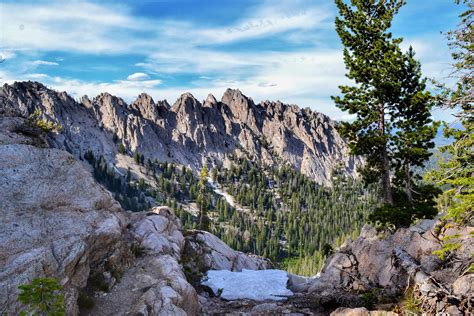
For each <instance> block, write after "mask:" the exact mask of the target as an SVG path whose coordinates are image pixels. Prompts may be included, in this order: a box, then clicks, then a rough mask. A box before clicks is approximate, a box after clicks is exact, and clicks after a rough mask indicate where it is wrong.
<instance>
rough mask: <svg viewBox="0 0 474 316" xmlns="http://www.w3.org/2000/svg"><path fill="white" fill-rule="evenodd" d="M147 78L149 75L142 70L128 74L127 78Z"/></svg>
mask: <svg viewBox="0 0 474 316" xmlns="http://www.w3.org/2000/svg"><path fill="white" fill-rule="evenodd" d="M149 78H150V76H148V75H147V74H146V73H144V72H136V73H133V74H131V75H130V76H128V77H127V80H130V81H143V80H147V79H149Z"/></svg>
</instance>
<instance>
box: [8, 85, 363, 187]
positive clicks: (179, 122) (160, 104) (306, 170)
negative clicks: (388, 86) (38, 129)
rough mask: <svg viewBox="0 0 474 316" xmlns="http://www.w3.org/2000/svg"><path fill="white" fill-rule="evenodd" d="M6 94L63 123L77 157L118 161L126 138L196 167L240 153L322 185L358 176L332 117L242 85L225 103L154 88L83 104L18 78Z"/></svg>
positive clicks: (26, 110) (15, 109) (64, 141)
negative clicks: (161, 96) (165, 94)
mask: <svg viewBox="0 0 474 316" xmlns="http://www.w3.org/2000/svg"><path fill="white" fill-rule="evenodd" d="M0 99H1V103H2V105H1V107H0V114H2V115H20V116H23V117H28V116H29V115H31V114H32V113H33V112H34V111H35V110H36V109H39V111H41V113H42V116H43V117H44V118H45V119H46V120H50V121H54V122H57V123H59V124H60V125H61V126H62V130H61V131H60V133H58V134H57V135H55V136H54V137H52V139H51V142H52V143H54V145H53V146H54V147H57V148H61V149H65V150H67V151H69V152H71V153H72V154H74V155H75V156H76V157H83V155H84V153H85V152H86V151H87V150H92V151H93V152H94V154H97V155H104V157H105V158H106V159H107V160H108V161H109V163H111V164H114V163H115V156H116V154H117V152H118V146H119V145H120V144H122V145H123V146H124V147H125V149H126V151H127V152H128V153H129V154H132V153H134V152H139V153H140V154H143V155H144V156H145V158H146V159H148V158H150V159H158V160H160V161H174V162H177V163H179V164H182V165H185V166H188V167H190V168H192V169H193V170H198V169H199V168H201V166H202V165H204V164H207V165H222V164H225V163H226V161H227V160H226V154H229V153H234V152H237V153H241V154H244V155H247V156H249V157H253V158H255V159H257V160H259V161H261V162H262V163H263V164H266V165H270V166H278V165H281V164H285V163H288V164H291V165H292V166H293V167H294V168H295V169H296V170H298V171H300V172H301V173H303V174H305V175H307V176H309V177H310V178H312V179H314V180H315V181H317V182H320V183H327V182H328V180H329V179H330V175H331V171H332V170H333V168H334V167H335V166H340V167H342V170H343V171H344V172H346V173H347V174H350V175H351V176H353V175H354V174H355V173H356V167H357V166H358V165H359V164H360V160H359V159H358V158H357V157H352V156H351V155H350V154H349V149H348V147H347V145H346V143H345V141H344V140H343V139H342V138H341V137H340V135H339V134H338V133H337V131H336V129H335V127H336V122H335V121H333V120H331V119H329V118H328V117H327V116H325V115H323V114H321V113H317V112H314V111H312V110H310V109H300V108H299V107H297V106H296V105H287V104H283V103H281V102H279V101H277V102H270V101H264V102H261V103H259V104H256V103H254V101H253V100H252V99H251V98H248V97H246V96H245V95H243V94H242V93H241V92H240V91H239V90H232V89H227V90H226V91H225V93H224V95H223V96H222V99H221V101H218V100H217V99H216V98H215V97H214V96H213V95H209V96H208V97H207V99H206V100H204V101H203V102H202V103H201V102H199V101H198V100H196V99H195V98H194V97H193V96H192V95H191V94H190V93H184V94H182V95H181V96H180V97H179V98H178V100H177V101H176V102H175V103H174V104H173V105H172V106H170V105H169V104H168V102H167V101H157V102H155V101H154V100H153V98H152V97H151V96H149V95H147V94H140V95H139V96H138V98H137V99H136V100H135V101H134V102H132V103H131V104H127V103H126V102H125V101H124V100H122V99H121V98H118V97H115V96H112V95H110V94H108V93H101V94H100V95H98V96H97V97H95V98H93V99H90V98H88V97H87V96H84V97H82V98H81V100H80V101H79V102H77V101H75V100H74V99H73V98H72V97H71V96H69V95H68V94H67V93H66V92H57V91H54V90H51V89H48V88H47V87H45V86H44V85H42V84H40V83H38V82H16V83H14V84H12V85H7V84H5V85H4V86H3V87H2V88H1V89H0Z"/></svg>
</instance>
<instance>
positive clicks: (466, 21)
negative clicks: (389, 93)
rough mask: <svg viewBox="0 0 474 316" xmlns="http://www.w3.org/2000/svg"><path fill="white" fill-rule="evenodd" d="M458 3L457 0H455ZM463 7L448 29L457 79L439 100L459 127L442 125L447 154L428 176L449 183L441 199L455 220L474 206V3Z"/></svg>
mask: <svg viewBox="0 0 474 316" xmlns="http://www.w3.org/2000/svg"><path fill="white" fill-rule="evenodd" d="M456 3H458V4H459V3H461V1H459V0H458V1H456ZM464 4H465V5H466V10H465V11H464V12H463V13H462V14H461V15H460V19H461V21H460V24H459V25H458V27H457V28H456V29H455V30H453V31H450V32H448V34H447V35H448V39H449V46H450V48H451V50H452V57H453V59H454V60H455V64H454V72H453V74H452V76H453V77H454V78H456V79H457V82H456V86H455V87H454V88H452V89H449V88H446V87H442V88H443V94H442V95H441V103H442V104H443V106H444V107H445V108H449V109H454V110H456V111H457V113H456V114H455V117H456V118H457V120H458V121H459V122H460V123H461V125H462V127H461V128H452V127H449V126H448V125H446V126H445V129H444V135H445V136H446V137H451V138H452V139H453V142H452V143H451V144H449V145H447V146H444V147H442V148H441V151H442V152H445V153H447V154H449V158H448V159H447V160H446V161H443V160H441V161H440V162H439V167H440V168H439V170H437V171H433V172H432V173H431V176H432V178H433V179H435V180H436V181H437V182H438V183H439V184H441V185H447V186H449V189H448V190H447V191H445V193H444V196H445V198H447V199H449V201H450V204H449V206H448V210H447V217H448V218H453V219H454V220H455V221H457V222H458V223H470V224H472V221H473V210H472V208H473V205H474V151H473V147H474V115H473V108H472V103H473V100H474V87H473V71H474V45H473V44H472V43H473V42H474V33H473V27H474V26H473V17H474V4H473V3H472V1H464Z"/></svg>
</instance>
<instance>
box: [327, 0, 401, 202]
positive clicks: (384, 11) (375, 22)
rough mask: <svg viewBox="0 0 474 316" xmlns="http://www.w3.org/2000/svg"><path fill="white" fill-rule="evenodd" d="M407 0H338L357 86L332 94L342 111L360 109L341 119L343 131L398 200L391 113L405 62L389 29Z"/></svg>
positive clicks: (370, 172)
mask: <svg viewBox="0 0 474 316" xmlns="http://www.w3.org/2000/svg"><path fill="white" fill-rule="evenodd" d="M403 4H404V1H403V0H389V1H366V0H352V1H351V5H348V4H346V3H345V2H344V1H343V0H336V5H337V7H338V9H339V14H340V17H337V18H336V31H337V33H338V35H339V37H340V38H341V41H342V44H343V45H344V62H345V64H346V68H347V69H348V73H347V77H348V78H349V79H351V80H354V81H355V83H356V85H355V86H340V89H341V92H342V94H343V97H333V99H334V101H335V102H336V105H337V106H338V107H339V108H340V109H342V110H343V111H348V112H349V113H350V114H356V115H357V118H356V120H355V121H354V122H352V123H348V122H344V123H342V124H341V127H340V132H341V134H342V135H343V136H345V137H346V138H348V140H349V146H350V147H351V149H352V152H353V153H354V154H356V155H363V156H365V158H366V162H367V163H366V168H365V169H364V170H363V171H364V172H363V175H364V178H365V179H366V180H367V181H369V182H371V181H375V179H380V178H381V179H382V187H383V197H384V200H385V202H386V203H388V204H393V195H392V188H391V182H390V157H389V148H388V142H389V135H390V132H391V128H392V127H391V125H390V123H389V120H388V119H387V117H388V118H389V117H391V116H393V115H394V112H395V109H394V102H396V99H397V97H398V94H399V91H400V82H399V80H398V78H397V74H398V73H399V67H400V65H401V64H402V63H403V55H402V53H401V51H400V48H399V46H398V45H399V44H400V43H401V41H402V40H401V39H400V38H393V37H392V34H391V33H390V32H388V29H389V28H390V26H391V23H392V19H393V17H394V15H395V14H397V12H398V10H399V9H400V7H401V6H402V5H403Z"/></svg>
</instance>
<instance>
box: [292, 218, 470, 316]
mask: <svg viewBox="0 0 474 316" xmlns="http://www.w3.org/2000/svg"><path fill="white" fill-rule="evenodd" d="M439 224H440V223H439V221H436V220H423V221H421V222H420V223H419V224H417V225H415V226H412V227H410V228H407V229H403V228H402V229H398V230H397V231H396V232H394V233H385V235H380V233H379V232H377V230H376V229H375V228H373V227H370V226H367V225H366V226H364V228H363V229H362V232H361V235H360V237H358V238H357V239H356V240H354V241H352V242H351V241H348V242H346V244H345V245H343V246H342V247H341V248H340V249H339V250H338V251H337V252H336V253H335V254H333V255H332V256H330V257H329V258H328V260H327V261H326V265H325V266H324V268H323V270H322V271H321V274H320V275H319V276H318V277H316V278H314V279H313V280H309V281H308V280H306V281H305V282H303V283H299V284H298V285H299V287H295V288H296V289H299V290H300V291H303V292H306V293H308V294H309V295H310V296H312V297H314V298H315V300H316V301H317V303H318V304H319V305H327V306H340V305H343V306H349V307H351V306H352V307H354V306H361V305H362V304H363V303H364V300H363V299H362V298H363V297H364V295H365V299H366V300H367V299H371V300H373V301H374V302H371V303H372V304H373V303H376V301H377V300H378V299H380V298H386V299H389V300H390V298H391V300H392V302H396V300H397V297H398V298H399V297H400V296H401V295H403V294H404V293H405V292H406V289H407V288H409V287H412V291H413V293H414V294H413V295H415V296H416V300H417V302H418V304H419V307H420V308H422V310H424V311H429V312H430V313H449V314H452V315H458V314H459V315H460V314H461V313H462V312H467V311H468V310H469V309H471V308H472V305H473V298H474V297H473V291H472V280H473V278H472V274H467V275H465V274H466V273H467V270H468V269H469V264H470V263H472V258H469V255H468V254H469V253H472V250H473V247H474V240H473V239H472V237H469V236H472V232H473V231H474V229H473V228H472V227H464V228H462V229H461V228H457V229H453V228H447V229H445V230H444V231H442V232H441V233H439V232H437V231H438V230H439ZM453 235H455V236H456V238H457V240H458V241H459V247H460V249H463V250H462V251H460V252H459V254H460V255H459V256H458V258H457V260H454V262H453V263H452V264H449V265H448V266H446V264H444V265H443V264H442V262H441V260H439V258H438V257H437V256H436V255H434V254H433V252H434V251H436V250H439V249H440V248H441V242H440V240H443V239H445V237H446V236H453ZM469 251H470V252H469ZM463 256H464V257H463ZM293 290H295V289H293ZM374 291H376V292H374ZM364 293H366V294H364ZM374 293H377V294H374ZM366 303H367V302H366ZM375 313H376V312H370V313H369V312H368V311H367V310H365V311H362V310H360V311H358V310H349V309H348V310H344V311H343V310H342V309H341V310H339V311H338V313H335V314H334V315H372V314H375Z"/></svg>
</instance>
